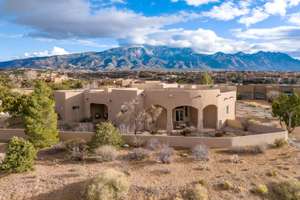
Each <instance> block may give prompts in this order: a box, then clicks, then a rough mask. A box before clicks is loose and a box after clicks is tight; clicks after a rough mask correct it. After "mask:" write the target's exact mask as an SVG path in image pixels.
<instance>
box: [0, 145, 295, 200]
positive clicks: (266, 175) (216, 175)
mask: <svg viewBox="0 0 300 200" xmlns="http://www.w3.org/2000/svg"><path fill="white" fill-rule="evenodd" d="M132 151H133V150H132V149H131V148H125V149H124V148H122V149H121V150H120V151H119V152H118V157H117V160H115V161H112V162H103V163H102V162H96V161H91V160H86V161H72V160H70V159H69V158H68V155H67V153H66V152H63V151H59V150H57V151H55V150H51V151H42V152H40V153H39V156H38V160H37V161H36V165H35V171H32V172H26V173H22V174H2V175H1V178H0V200H21V199H26V200H27V199H28V200H29V199H30V200H56V199H59V200H79V199H82V194H83V191H84V188H85V185H86V182H87V180H89V179H90V178H93V177H94V176H95V175H96V174H98V173H100V172H102V171H103V170H104V169H108V168H113V169H116V170H118V171H121V172H124V173H125V174H126V176H128V179H129V182H130V183H131V186H130V189H129V193H128V195H127V199H130V200H131V199H132V200H137V199H139V200H143V199H170V200H171V199H175V197H176V196H178V197H179V196H180V194H181V193H182V191H184V190H186V189H187V188H189V187H191V186H192V185H194V184H195V183H204V184H205V187H206V188H207V189H208V194H209V197H210V199H211V200H221V199H222V200H227V199H228V200H233V199H245V200H256V199H257V200H259V199H261V196H260V195H258V194H255V193H253V190H254V189H255V188H256V187H257V185H259V184H264V185H267V186H268V185H269V184H270V183H271V182H279V181H282V180H290V179H299V178H300V170H299V167H300V151H299V150H297V149H295V148H293V147H289V146H284V147H282V148H270V149H267V150H263V152H252V153H250V152H248V153H246V152H243V151H238V152H239V153H238V154H237V153H236V152H237V151H235V152H228V151H223V150H210V152H209V161H197V160H195V159H194V158H193V157H192V154H191V152H190V151H189V150H176V151H175V152H174V155H173V156H172V161H171V162H170V164H163V163H161V162H158V157H157V156H158V155H157V153H156V152H153V151H152V153H151V156H150V157H149V158H146V159H145V160H142V161H135V160H129V159H128V157H127V155H128V153H129V152H132ZM224 184H225V186H228V187H225V188H224V187H223V186H224Z"/></svg>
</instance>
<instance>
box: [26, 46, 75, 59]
mask: <svg viewBox="0 0 300 200" xmlns="http://www.w3.org/2000/svg"><path fill="white" fill-rule="evenodd" d="M66 54H69V52H68V51H66V50H65V49H63V48H61V47H56V46H55V47H53V49H52V50H51V51H48V50H45V51H37V52H26V53H24V57H26V58H29V57H45V56H55V55H66Z"/></svg>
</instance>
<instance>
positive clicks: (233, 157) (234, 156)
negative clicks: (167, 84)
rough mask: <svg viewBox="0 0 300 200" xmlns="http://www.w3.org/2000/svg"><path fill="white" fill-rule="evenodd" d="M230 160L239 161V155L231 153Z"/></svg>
mask: <svg viewBox="0 0 300 200" xmlns="http://www.w3.org/2000/svg"><path fill="white" fill-rule="evenodd" d="M230 162H232V163H240V162H241V160H240V157H239V155H237V154H233V155H232V156H231V157H230Z"/></svg>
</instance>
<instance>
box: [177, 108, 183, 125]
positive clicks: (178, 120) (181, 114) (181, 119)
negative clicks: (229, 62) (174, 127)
mask: <svg viewBox="0 0 300 200" xmlns="http://www.w3.org/2000/svg"><path fill="white" fill-rule="evenodd" d="M175 115H176V121H177V122H181V121H183V117H184V110H182V109H178V110H176V111H175Z"/></svg>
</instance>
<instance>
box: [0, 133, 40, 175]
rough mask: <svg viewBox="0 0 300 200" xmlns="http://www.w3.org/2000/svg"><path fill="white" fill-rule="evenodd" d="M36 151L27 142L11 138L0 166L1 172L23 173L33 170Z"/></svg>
mask: <svg viewBox="0 0 300 200" xmlns="http://www.w3.org/2000/svg"><path fill="white" fill-rule="evenodd" d="M36 154H37V151H36V149H35V148H34V146H33V144H32V143H30V142H29V141H27V140H25V139H23V138H19V137H13V138H12V139H11V140H10V141H9V143H8V148H7V152H6V155H5V158H4V161H3V162H2V163H1V165H0V169H1V171H7V172H17V173H18V172H25V171H29V170H32V169H33V164H34V159H35V158H36Z"/></svg>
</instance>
